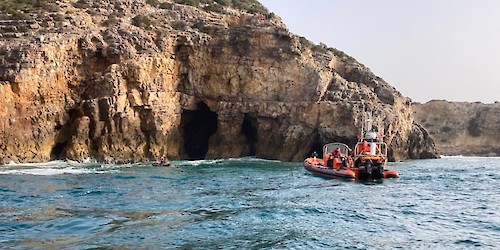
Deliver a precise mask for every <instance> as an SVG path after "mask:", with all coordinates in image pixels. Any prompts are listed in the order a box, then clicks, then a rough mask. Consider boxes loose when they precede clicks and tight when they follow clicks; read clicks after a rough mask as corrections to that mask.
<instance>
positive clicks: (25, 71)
mask: <svg viewBox="0 0 500 250" xmlns="http://www.w3.org/2000/svg"><path fill="white" fill-rule="evenodd" d="M60 2H61V3H62V4H61V5H60V9H59V10H58V11H59V14H61V15H64V20H66V21H64V22H63V23H66V25H63V24H61V25H62V26H61V27H58V26H57V25H56V27H53V28H52V29H51V30H48V31H47V30H46V31H45V32H44V33H43V35H42V32H41V31H40V30H37V29H38V28H39V27H37V26H33V27H32V30H31V31H29V32H26V33H22V34H18V35H16V36H15V38H13V37H11V36H9V37H5V36H4V37H2V38H0V61H1V64H0V163H1V162H3V163H6V162H9V161H17V162H41V161H48V160H53V159H66V158H68V159H73V160H84V159H87V158H93V159H97V160H99V161H104V162H137V161H144V160H149V159H157V158H158V157H159V156H160V155H166V156H167V157H168V158H170V159H203V158H228V157H242V156H249V155H255V156H257V157H261V158H268V159H279V160H286V161H300V160H302V159H303V158H304V157H305V156H307V155H309V154H310V153H312V152H313V151H318V152H320V151H321V146H322V145H323V144H325V143H329V142H333V141H341V142H344V143H348V144H350V145H352V144H354V143H355V141H356V137H357V135H358V133H359V127H360V126H361V122H362V118H363V114H365V113H366V112H365V111H368V113H370V114H372V115H373V120H374V124H375V125H377V127H378V128H379V130H381V131H383V132H384V134H385V137H384V140H385V141H386V142H387V143H388V144H389V146H390V154H391V158H392V159H393V160H399V159H405V158H408V157H412V158H422V157H435V156H436V154H435V151H434V145H433V142H432V139H430V137H428V135H427V133H426V131H425V129H423V128H422V127H421V126H419V125H417V124H415V123H414V121H413V115H412V112H411V109H410V105H411V101H410V100H409V99H408V98H405V97H403V96H402V95H401V94H400V93H399V92H398V91H397V90H396V89H394V88H393V87H392V86H390V85H389V84H388V83H386V82H385V81H384V80H383V79H381V78H380V77H377V76H376V75H374V74H373V73H372V72H371V71H370V70H369V69H368V68H367V67H365V66H364V65H362V64H360V63H359V62H357V61H356V60H355V59H353V58H351V57H349V56H348V55H345V54H344V53H343V52H341V51H338V50H336V49H332V48H327V47H326V46H324V45H315V44H312V43H310V42H309V41H307V39H305V38H302V37H298V36H295V35H293V34H291V33H290V32H288V30H287V29H286V27H285V25H284V24H283V23H282V22H281V21H280V19H279V17H277V16H275V15H273V14H272V13H263V14H250V13H248V11H246V10H244V9H241V8H240V9H235V8H233V7H234V6H233V7H232V6H219V7H218V8H215V9H214V7H213V5H212V4H215V3H212V4H207V5H205V6H200V7H198V8H197V7H193V6H186V5H181V4H176V3H174V2H172V1H160V2H161V3H167V4H170V5H168V6H169V7H170V9H168V8H158V6H151V5H149V4H147V3H146V1H141V0H138V1H122V0H114V1H113V0H111V1H97V0H96V1H90V0H87V1H86V2H87V3H88V4H87V5H84V6H82V5H81V4H80V5H77V3H76V1H69V0H67V1H60ZM162 6H163V5H162ZM210 6H212V7H210ZM209 7H210V8H209ZM215 10H216V11H215ZM67 22H69V25H68V24H67ZM56 24H57V23H56Z"/></svg>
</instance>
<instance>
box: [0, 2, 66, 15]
mask: <svg viewBox="0 0 500 250" xmlns="http://www.w3.org/2000/svg"><path fill="white" fill-rule="evenodd" d="M58 10H59V6H58V5H57V2H56V0H2V1H0V19H30V15H28V13H36V14H38V15H39V16H40V15H45V14H46V13H47V12H57V11H58Z"/></svg>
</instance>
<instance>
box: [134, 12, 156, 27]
mask: <svg viewBox="0 0 500 250" xmlns="http://www.w3.org/2000/svg"><path fill="white" fill-rule="evenodd" d="M132 24H133V25H134V26H136V27H139V28H144V29H150V27H151V25H152V21H151V19H149V17H147V16H143V15H137V16H135V17H134V18H132Z"/></svg>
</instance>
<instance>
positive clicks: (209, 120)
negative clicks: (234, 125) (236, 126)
mask: <svg viewBox="0 0 500 250" xmlns="http://www.w3.org/2000/svg"><path fill="white" fill-rule="evenodd" d="M181 126H182V129H183V130H184V131H183V132H184V150H185V152H186V154H187V158H188V160H201V159H205V156H206V154H207V151H208V140H209V139H210V136H212V135H213V134H214V133H215V132H216V131H217V114H216V113H215V112H212V111H211V110H210V108H208V106H207V104H205V103H203V102H200V103H198V107H197V109H196V110H183V111H182V117H181Z"/></svg>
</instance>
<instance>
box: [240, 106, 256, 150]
mask: <svg viewBox="0 0 500 250" xmlns="http://www.w3.org/2000/svg"><path fill="white" fill-rule="evenodd" d="M256 124H257V119H255V118H252V117H249V116H248V115H247V114H245V117H244V118H243V123H242V124H241V133H242V134H243V135H244V136H245V138H246V143H247V145H248V146H249V152H248V155H247V156H254V155H255V154H256V149H255V144H256V142H257V128H256Z"/></svg>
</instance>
